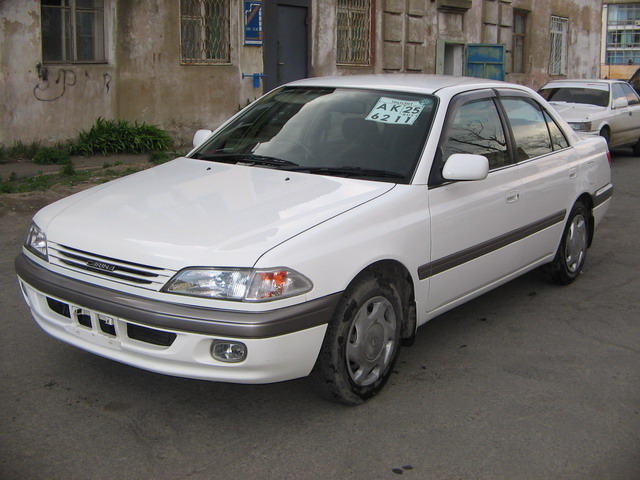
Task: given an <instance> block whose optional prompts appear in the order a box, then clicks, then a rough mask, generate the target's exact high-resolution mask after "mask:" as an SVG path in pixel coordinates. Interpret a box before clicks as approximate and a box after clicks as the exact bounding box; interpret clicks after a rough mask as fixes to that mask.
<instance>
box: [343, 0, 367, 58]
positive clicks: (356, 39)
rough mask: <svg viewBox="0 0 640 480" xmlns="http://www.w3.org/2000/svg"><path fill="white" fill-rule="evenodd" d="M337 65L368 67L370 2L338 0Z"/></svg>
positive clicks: (364, 0)
mask: <svg viewBox="0 0 640 480" xmlns="http://www.w3.org/2000/svg"><path fill="white" fill-rule="evenodd" d="M337 33H338V42H337V43H338V44H337V47H338V48H337V50H338V56H337V63H338V65H359V66H368V65H369V62H370V56H371V0H338V32H337Z"/></svg>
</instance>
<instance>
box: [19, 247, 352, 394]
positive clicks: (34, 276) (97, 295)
mask: <svg viewBox="0 0 640 480" xmlns="http://www.w3.org/2000/svg"><path fill="white" fill-rule="evenodd" d="M15 269H16V273H17V274H18V278H19V281H20V286H21V289H22V293H23V295H24V297H25V300H26V302H27V304H28V306H29V308H30V309H31V313H32V315H33V317H34V319H35V320H36V321H37V323H38V324H39V325H40V327H41V328H42V329H43V330H45V331H46V332H47V333H49V334H50V335H52V336H54V337H56V338H58V339H59V340H62V341H64V342H67V343H69V344H71V345H74V346H76V347H78V348H82V349H84V350H87V351H89V352H92V353H95V354H97V355H101V356H103V357H106V358H110V359H113V360H116V361H119V362H122V363H126V364H128V365H132V366H135V367H139V368H143V369H145V370H150V371H153V372H157V373H164V374H168V375H174V376H180V377H187V378H197V379H203V380H213V381H225V382H236V383H270V382H277V381H283V380H290V379H293V378H299V377H303V376H306V375H308V374H309V372H310V371H311V369H312V368H313V365H314V363H315V360H316V358H317V355H318V352H319V351H320V346H321V345H322V340H323V338H324V333H325V331H326V327H327V323H328V321H329V320H330V318H331V315H332V314H333V311H334V310H335V307H336V305H337V303H338V301H339V299H340V294H334V295H331V296H328V297H325V298H321V299H317V300H313V301H310V302H305V303H303V304H299V305H294V306H290V307H285V308H280V309H275V310H269V311H265V312H237V311H228V310H219V309H207V308H202V307H194V306H190V305H182V304H174V303H168V302H160V301H157V300H151V299H148V298H145V297H139V296H135V295H131V294H128V293H124V292H119V291H116V290H110V289H107V288H104V287H100V286H96V285H93V284H89V283H85V282H81V281H79V280H76V279H73V278H69V277H65V276H62V275H59V274H56V273H53V272H51V271H49V270H47V269H46V268H44V267H42V266H40V265H38V264H36V263H34V262H32V261H31V260H29V259H28V258H27V257H26V256H25V255H24V254H22V255H19V256H18V257H17V258H16V261H15ZM213 340H237V341H240V342H242V343H244V344H245V345H246V346H247V351H248V355H247V358H246V359H245V360H244V361H243V362H240V363H224V362H220V361H217V360H215V359H214V358H213V357H212V356H211V353H210V349H211V345H212V342H213Z"/></svg>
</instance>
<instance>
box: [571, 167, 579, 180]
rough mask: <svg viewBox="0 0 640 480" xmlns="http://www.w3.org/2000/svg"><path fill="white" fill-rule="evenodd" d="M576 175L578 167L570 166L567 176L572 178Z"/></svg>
mask: <svg viewBox="0 0 640 480" xmlns="http://www.w3.org/2000/svg"><path fill="white" fill-rule="evenodd" d="M577 176H578V169H577V168H572V169H571V170H569V178H570V179H572V180H573V179H574V178H576V177H577Z"/></svg>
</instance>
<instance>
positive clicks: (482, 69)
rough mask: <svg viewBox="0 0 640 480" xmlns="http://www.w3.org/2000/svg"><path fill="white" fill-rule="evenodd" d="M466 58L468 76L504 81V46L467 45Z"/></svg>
mask: <svg viewBox="0 0 640 480" xmlns="http://www.w3.org/2000/svg"><path fill="white" fill-rule="evenodd" d="M466 57H467V71H466V74H467V75H468V76H470V77H480V78H489V79H491V80H504V57H505V46H504V45H496V44H486V43H475V44H474V43H471V44H468V45H467V48H466Z"/></svg>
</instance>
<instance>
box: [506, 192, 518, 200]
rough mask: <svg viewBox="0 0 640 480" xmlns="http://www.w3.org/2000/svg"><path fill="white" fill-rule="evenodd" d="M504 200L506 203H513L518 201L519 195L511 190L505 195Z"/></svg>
mask: <svg viewBox="0 0 640 480" xmlns="http://www.w3.org/2000/svg"><path fill="white" fill-rule="evenodd" d="M506 200H507V203H515V202H517V201H518V200H520V194H519V193H518V192H516V191H515V190H512V191H511V192H508V193H507V197H506Z"/></svg>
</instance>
